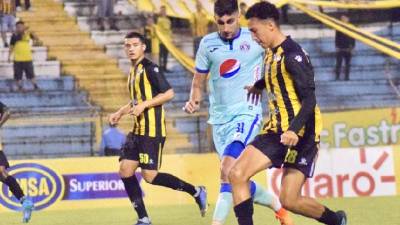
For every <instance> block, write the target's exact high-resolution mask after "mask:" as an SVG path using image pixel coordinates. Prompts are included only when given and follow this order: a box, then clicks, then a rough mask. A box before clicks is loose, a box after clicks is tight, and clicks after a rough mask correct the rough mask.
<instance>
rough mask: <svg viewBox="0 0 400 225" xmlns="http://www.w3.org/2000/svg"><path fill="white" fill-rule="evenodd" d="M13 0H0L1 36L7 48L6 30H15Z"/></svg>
mask: <svg viewBox="0 0 400 225" xmlns="http://www.w3.org/2000/svg"><path fill="white" fill-rule="evenodd" d="M15 11H16V8H15V0H0V14H1V37H2V39H3V43H4V47H6V48H8V41H7V32H14V31H15Z"/></svg>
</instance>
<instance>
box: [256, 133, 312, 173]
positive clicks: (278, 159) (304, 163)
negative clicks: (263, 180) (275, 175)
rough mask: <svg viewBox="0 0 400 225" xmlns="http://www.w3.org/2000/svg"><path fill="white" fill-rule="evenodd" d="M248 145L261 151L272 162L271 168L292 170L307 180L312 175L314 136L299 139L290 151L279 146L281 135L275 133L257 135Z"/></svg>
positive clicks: (281, 145)
mask: <svg viewBox="0 0 400 225" xmlns="http://www.w3.org/2000/svg"><path fill="white" fill-rule="evenodd" d="M250 144H251V145H253V146H254V147H256V148H257V149H259V150H260V151H262V152H263V153H264V154H265V155H266V156H267V157H268V158H269V159H270V160H271V161H272V166H273V167H276V168H281V167H282V165H283V167H285V168H294V169H297V170H299V171H301V172H302V173H303V174H304V175H305V176H306V177H308V178H309V177H312V176H313V175H314V168H315V161H316V158H317V155H318V143H317V142H316V141H315V138H314V136H306V137H300V139H299V142H298V143H297V145H296V146H294V147H291V148H290V149H288V147H287V146H285V145H283V144H281V135H280V134H277V133H266V134H259V135H257V136H256V137H255V139H254V141H253V142H251V143H250Z"/></svg>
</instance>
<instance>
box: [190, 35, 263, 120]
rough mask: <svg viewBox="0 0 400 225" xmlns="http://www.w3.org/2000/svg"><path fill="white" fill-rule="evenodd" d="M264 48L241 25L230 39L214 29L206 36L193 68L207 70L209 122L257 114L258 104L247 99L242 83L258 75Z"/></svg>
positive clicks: (252, 82) (259, 109) (257, 77)
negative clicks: (236, 33)
mask: <svg viewBox="0 0 400 225" xmlns="http://www.w3.org/2000/svg"><path fill="white" fill-rule="evenodd" d="M263 57H264V49H263V48H262V47H261V46H260V45H258V44H257V43H256V42H255V41H254V40H253V39H252V37H251V34H250V31H249V30H248V29H247V28H241V29H240V31H239V33H238V35H237V36H236V37H235V38H234V39H232V40H231V41H226V40H223V39H222V38H221V37H220V36H219V34H218V33H217V32H214V33H211V34H208V35H206V36H205V37H204V38H203V39H202V40H201V42H200V47H199V50H198V51H197V55H196V70H197V71H198V72H200V73H208V72H209V73H210V77H209V81H208V84H209V101H210V108H209V114H210V118H209V120H208V123H210V124H224V123H227V122H229V121H231V120H233V118H234V117H235V116H238V115H254V116H255V115H257V114H259V115H261V114H262V109H261V104H258V105H257V106H256V105H253V104H251V102H248V101H247V90H245V89H244V86H246V85H253V84H254V82H255V81H257V80H258V79H260V78H261V72H262V66H263Z"/></svg>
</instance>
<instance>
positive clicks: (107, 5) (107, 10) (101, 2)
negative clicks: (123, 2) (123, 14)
mask: <svg viewBox="0 0 400 225" xmlns="http://www.w3.org/2000/svg"><path fill="white" fill-rule="evenodd" d="M96 2H97V17H98V18H97V25H98V26H99V29H100V30H101V31H104V30H105V24H104V21H105V20H106V19H107V18H108V23H109V27H110V29H112V30H116V31H119V28H118V27H117V25H116V24H115V23H116V22H115V18H114V4H115V0H96Z"/></svg>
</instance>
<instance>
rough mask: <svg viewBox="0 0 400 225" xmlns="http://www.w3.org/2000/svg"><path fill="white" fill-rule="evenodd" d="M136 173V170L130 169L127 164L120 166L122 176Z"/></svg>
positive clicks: (125, 176)
mask: <svg viewBox="0 0 400 225" xmlns="http://www.w3.org/2000/svg"><path fill="white" fill-rule="evenodd" d="M134 173H135V171H133V170H130V169H129V168H128V167H126V166H120V167H119V176H120V177H122V178H127V177H131V176H133V175H134Z"/></svg>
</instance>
